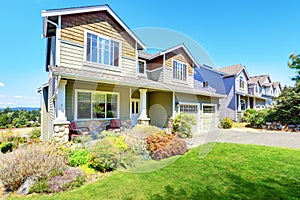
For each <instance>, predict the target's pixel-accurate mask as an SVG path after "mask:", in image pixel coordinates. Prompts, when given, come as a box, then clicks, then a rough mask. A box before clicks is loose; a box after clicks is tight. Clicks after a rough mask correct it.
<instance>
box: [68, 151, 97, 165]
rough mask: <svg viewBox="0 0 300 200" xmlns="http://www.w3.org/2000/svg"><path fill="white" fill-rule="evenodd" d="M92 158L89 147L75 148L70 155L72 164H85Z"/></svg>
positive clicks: (69, 159) (69, 158)
mask: <svg viewBox="0 0 300 200" xmlns="http://www.w3.org/2000/svg"><path fill="white" fill-rule="evenodd" d="M90 158H91V155H90V151H89V150H87V149H75V150H73V151H72V152H71V154H70V156H69V157H68V161H69V164H70V165H71V166H79V165H84V164H86V163H88V162H89V160H90Z"/></svg>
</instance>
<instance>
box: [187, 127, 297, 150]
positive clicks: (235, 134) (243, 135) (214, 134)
mask: <svg viewBox="0 0 300 200" xmlns="http://www.w3.org/2000/svg"><path fill="white" fill-rule="evenodd" d="M186 141H187V144H188V146H189V147H196V146H199V145H201V144H205V143H208V142H229V143H239V144H257V145H265V146H277V147H286V148H298V149H300V132H278V131H265V130H256V129H251V128H233V129H227V130H224V129H215V130H209V131H202V132H200V133H197V134H194V137H193V138H191V139H187V140H186Z"/></svg>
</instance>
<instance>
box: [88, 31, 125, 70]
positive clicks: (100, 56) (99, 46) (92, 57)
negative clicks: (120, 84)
mask: <svg viewBox="0 0 300 200" xmlns="http://www.w3.org/2000/svg"><path fill="white" fill-rule="evenodd" d="M119 60H120V43H119V42H117V41H114V40H112V39H109V38H107V37H104V36H101V35H97V34H92V33H89V32H87V33H86V61H90V62H95V63H99V64H104V65H109V66H116V67H118V66H119Z"/></svg>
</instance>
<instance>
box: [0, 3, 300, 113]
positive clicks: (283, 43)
mask: <svg viewBox="0 0 300 200" xmlns="http://www.w3.org/2000/svg"><path fill="white" fill-rule="evenodd" d="M106 3H107V4H109V5H110V7H111V8H112V9H113V10H114V11H115V12H116V13H117V14H118V15H119V17H120V18H121V19H122V20H123V21H124V22H125V23H126V24H127V25H128V26H129V27H130V28H131V29H138V30H139V29H141V28H145V27H159V28H165V29H170V30H175V31H176V32H178V33H181V34H183V35H186V36H187V37H189V38H190V39H192V40H194V41H196V42H197V43H198V44H199V45H200V46H201V47H202V48H203V49H204V50H205V51H206V52H207V53H208V55H209V56H210V58H211V59H212V61H213V63H214V64H215V66H217V67H224V66H228V65H233V64H237V63H241V64H242V65H245V66H246V67H247V70H248V72H249V74H250V75H259V74H270V75H271V80H272V81H277V80H279V81H281V82H282V84H283V85H286V84H288V85H292V84H293V82H292V81H291V80H290V78H291V77H292V76H293V75H294V74H295V71H293V70H290V69H288V67H287V61H288V56H289V54H290V53H292V52H294V53H300V26H299V21H300V13H299V8H300V1H298V0H260V1H258V0H246V1H240V0H226V1H221V0H195V1H188V0H186V1H176V0H173V1H172V3H170V1H162V0H160V1H158V0H152V1H144V2H143V3H142V1H137V0H136V1H133V0H126V3H125V1H120V0H115V1H101V0H97V1H95V0H72V1H63V0H10V1H3V2H1V8H0V24H1V31H0V44H1V54H0V59H1V64H0V107H6V106H10V107H16V106H30V107H39V106H40V95H39V94H38V93H37V92H36V88H38V87H39V86H40V85H42V84H43V83H45V82H46V81H47V74H46V72H45V67H44V63H45V58H44V56H45V40H44V39H42V38H41V33H42V20H41V16H40V13H41V11H42V10H43V9H52V8H63V7H75V6H85V5H100V4H106ZM141 39H142V40H143V38H141ZM179 43H180V42H179Z"/></svg>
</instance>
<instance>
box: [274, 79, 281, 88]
mask: <svg viewBox="0 0 300 200" xmlns="http://www.w3.org/2000/svg"><path fill="white" fill-rule="evenodd" d="M273 87H274V88H277V87H279V89H280V90H282V88H281V84H280V82H279V81H277V82H273Z"/></svg>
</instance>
